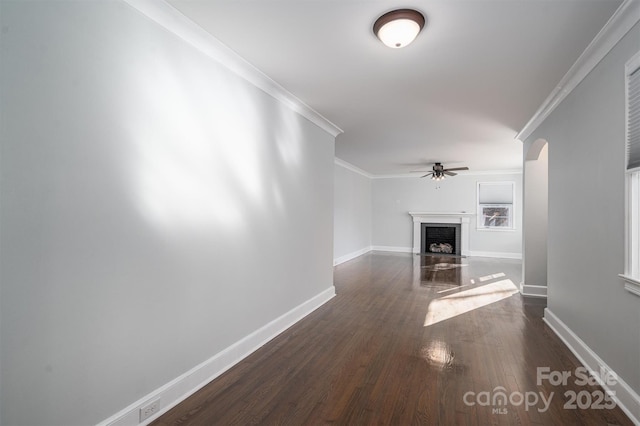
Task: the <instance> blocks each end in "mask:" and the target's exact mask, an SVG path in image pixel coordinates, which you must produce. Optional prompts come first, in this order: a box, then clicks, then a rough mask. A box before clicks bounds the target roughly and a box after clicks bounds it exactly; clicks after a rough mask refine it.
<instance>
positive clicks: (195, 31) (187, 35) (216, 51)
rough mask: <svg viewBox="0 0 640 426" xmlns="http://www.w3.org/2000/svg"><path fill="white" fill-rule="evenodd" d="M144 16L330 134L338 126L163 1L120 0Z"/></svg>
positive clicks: (335, 133) (338, 132)
mask: <svg viewBox="0 0 640 426" xmlns="http://www.w3.org/2000/svg"><path fill="white" fill-rule="evenodd" d="M124 1H125V2H126V3H128V4H129V5H130V6H131V7H133V8H135V9H137V10H138V11H139V12H141V13H142V14H143V15H145V16H146V17H147V18H149V19H151V20H152V21H154V22H156V23H157V24H158V25H160V26H161V27H163V28H165V29H166V30H168V31H169V32H171V33H173V34H174V35H176V36H177V37H179V38H181V39H182V40H184V41H185V42H186V43H188V44H190V45H191V46H193V47H194V48H196V49H197V50H199V51H200V52H202V53H203V54H205V55H206V56H208V57H209V58H211V59H213V60H214V61H216V62H218V63H220V64H221V65H223V66H224V67H226V68H227V69H229V70H230V71H231V72H233V73H234V74H236V75H238V76H239V77H241V78H243V79H245V80H246V81H248V82H249V83H251V84H253V85H254V86H256V87H257V88H259V89H261V90H263V91H264V92H265V93H267V94H269V95H271V96H272V97H273V98H275V99H277V100H278V101H280V102H281V103H282V104H284V105H286V106H287V107H289V108H290V109H291V110H293V111H295V112H296V113H298V114H300V115H301V116H303V117H304V118H306V119H307V120H309V121H311V122H312V123H313V124H315V125H316V126H318V127H320V128H321V129H322V130H324V131H325V132H327V133H329V134H330V135H332V136H333V137H336V136H337V135H339V134H340V133H343V131H342V129H340V128H339V127H338V126H336V125H335V124H333V123H332V122H331V121H329V120H328V119H327V118H325V117H323V116H322V115H321V114H320V113H318V112H317V111H315V110H314V109H313V108H311V107H310V106H309V105H307V104H305V103H304V102H302V101H301V100H300V99H298V98H296V97H295V96H294V95H293V94H292V93H291V92H289V91H288V90H286V89H285V88H283V87H282V86H280V85H279V84H278V83H276V82H275V81H273V80H272V79H271V78H269V77H268V76H267V75H266V74H264V73H263V72H262V71H260V70H259V69H258V68H256V67H255V66H253V65H251V64H250V63H249V62H247V61H246V60H245V59H243V58H242V57H240V56H239V55H238V54H237V53H236V52H234V51H233V50H231V49H230V48H228V47H227V46H226V45H225V44H223V43H222V42H221V41H220V40H218V39H217V38H215V37H214V36H212V35H211V34H210V33H208V32H207V31H205V30H204V29H203V28H202V27H200V26H199V25H198V24H196V23H195V22H193V21H192V20H191V19H189V18H187V17H186V16H185V15H183V14H182V13H181V12H180V11H179V10H178V9H176V8H174V7H173V6H171V5H170V4H169V3H167V2H165V1H164V0H124Z"/></svg>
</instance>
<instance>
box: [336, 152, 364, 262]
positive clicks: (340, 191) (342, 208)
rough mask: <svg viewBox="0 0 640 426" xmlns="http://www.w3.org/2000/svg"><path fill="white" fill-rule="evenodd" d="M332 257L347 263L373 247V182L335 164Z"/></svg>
mask: <svg viewBox="0 0 640 426" xmlns="http://www.w3.org/2000/svg"><path fill="white" fill-rule="evenodd" d="M334 170H335V172H334V173H335V174H334V179H335V180H334V208H333V211H334V215H333V226H334V228H333V258H334V264H338V263H342V262H345V261H347V260H349V259H352V258H353V257H355V256H358V255H359V254H362V253H364V252H366V251H368V250H370V248H371V179H369V178H368V177H367V176H364V175H362V174H360V173H356V172H354V171H352V170H349V169H348V168H346V167H344V166H343V165H341V164H338V163H336V165H335V167H334Z"/></svg>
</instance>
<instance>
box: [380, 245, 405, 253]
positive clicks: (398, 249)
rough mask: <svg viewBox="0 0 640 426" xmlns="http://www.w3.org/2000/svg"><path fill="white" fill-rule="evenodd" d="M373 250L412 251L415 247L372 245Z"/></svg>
mask: <svg viewBox="0 0 640 426" xmlns="http://www.w3.org/2000/svg"><path fill="white" fill-rule="evenodd" d="M371 250H373V251H391V252H395V253H411V252H412V251H413V249H412V248H411V247H391V246H372V247H371Z"/></svg>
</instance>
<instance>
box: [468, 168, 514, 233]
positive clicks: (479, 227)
mask: <svg viewBox="0 0 640 426" xmlns="http://www.w3.org/2000/svg"><path fill="white" fill-rule="evenodd" d="M506 183H508V184H511V191H512V195H511V200H512V203H511V204H510V206H511V226H508V227H507V226H502V227H487V226H484V224H483V223H482V210H481V209H480V185H504V184H506ZM505 205H506V204H505ZM476 217H477V220H476V230H477V231H488V232H514V231H515V230H516V183H515V182H514V181H511V180H500V181H490V182H476Z"/></svg>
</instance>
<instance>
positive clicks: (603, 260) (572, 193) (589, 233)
mask: <svg viewBox="0 0 640 426" xmlns="http://www.w3.org/2000/svg"><path fill="white" fill-rule="evenodd" d="M638 51H640V24H636V25H635V26H634V27H633V29H632V30H631V31H630V32H629V33H627V34H626V36H625V37H624V38H623V39H622V40H621V41H620V42H619V43H618V44H617V45H616V47H615V48H614V49H613V50H612V51H611V52H610V53H609V54H608V55H607V56H606V57H605V58H604V59H603V60H602V61H601V62H600V63H599V64H598V65H597V66H596V68H594V69H593V71H591V73H590V74H589V75H588V76H587V77H586V78H585V79H584V80H583V81H582V82H581V83H580V85H578V86H577V88H576V89H575V90H574V91H573V92H572V93H571V94H570V95H569V96H568V97H567V98H566V99H565V100H564V101H563V102H562V103H561V104H560V105H559V106H558V107H557V108H556V109H555V110H554V111H553V112H552V113H551V115H550V116H549V117H548V118H547V119H546V120H545V121H544V123H543V124H542V125H541V126H540V127H539V128H538V129H537V130H536V131H535V132H534V133H533V134H532V135H531V136H530V137H529V138H528V139H527V141H526V146H525V149H527V147H528V146H529V145H530V144H532V143H533V142H534V141H536V140H537V139H540V138H542V139H545V140H547V141H548V142H549V235H548V309H549V310H550V311H551V312H552V313H553V314H554V315H555V317H557V318H558V319H559V320H560V321H562V322H563V323H564V324H565V325H566V327H568V329H570V330H571V331H572V332H573V333H575V335H577V337H579V338H580V339H581V340H582V341H583V342H584V343H585V344H586V345H587V346H588V347H589V348H590V349H591V350H592V351H593V352H594V353H595V354H597V355H598V356H599V357H600V358H601V359H602V360H603V361H604V362H605V363H606V364H608V365H609V366H610V367H611V368H612V369H613V370H614V371H615V372H616V373H617V374H618V376H619V377H620V378H621V379H622V380H624V381H625V382H626V383H627V384H628V385H629V386H630V387H631V388H632V389H634V390H635V392H636V393H639V392H640V332H639V327H638V325H639V324H640V298H638V297H637V296H635V295H633V294H631V293H629V292H627V291H625V290H624V285H623V281H622V280H620V279H619V278H618V276H617V275H618V274H620V273H622V272H624V245H625V244H624V232H625V227H624V214H625V212H624V205H625V199H624V166H625V128H624V127H625V118H624V117H625V95H624V65H625V62H626V61H628V60H629V58H631V57H632V56H633V55H634V54H636V53H637V52H638ZM637 407H638V408H637V409H638V411H637V412H636V416H637V418H640V404H639V405H638V406H637ZM628 408H630V409H631V407H628Z"/></svg>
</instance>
